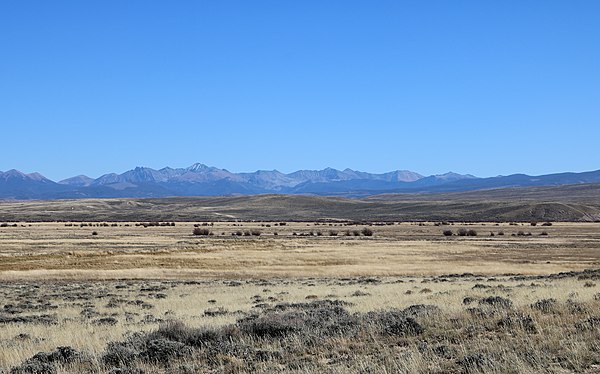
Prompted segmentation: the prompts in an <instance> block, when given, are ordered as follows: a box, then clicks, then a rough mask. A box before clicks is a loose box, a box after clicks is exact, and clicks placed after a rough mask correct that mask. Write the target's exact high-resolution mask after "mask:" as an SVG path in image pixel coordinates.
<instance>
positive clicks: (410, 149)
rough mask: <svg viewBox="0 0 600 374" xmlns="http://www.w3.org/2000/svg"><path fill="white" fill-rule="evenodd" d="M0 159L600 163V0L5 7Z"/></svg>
mask: <svg viewBox="0 0 600 374" xmlns="http://www.w3.org/2000/svg"><path fill="white" fill-rule="evenodd" d="M0 128H1V129H2V132H1V137H2V141H1V143H0V170H2V171H6V170H8V169H11V168H16V169H20V170H22V171H25V172H33V171H39V172H41V173H42V174H44V175H46V176H48V177H49V178H52V179H55V180H58V179H62V178H65V177H69V176H72V175H75V174H81V173H83V174H87V175H89V176H92V177H98V176H100V175H101V174H104V173H107V172H112V171H115V172H123V171H125V170H128V169H130V168H133V167H135V166H149V167H154V168H160V167H163V166H167V165H169V166H172V167H185V166H188V165H190V164H192V163H194V162H202V163H205V164H208V165H213V166H217V167H222V168H226V169H228V170H230V171H235V172H239V171H254V170H256V169H269V170H270V169H278V170H280V171H283V172H290V171H294V170H296V169H301V168H306V169H320V168H324V167H327V166H331V167H335V168H340V169H343V168H346V167H350V168H353V169H358V170H364V171H371V172H383V171H389V170H394V169H410V170H413V171H416V172H419V173H422V174H436V173H443V172H446V171H449V170H452V171H455V172H460V173H472V174H475V175H479V176H493V175H498V174H510V173H515V172H525V173H529V174H544V173H551V172H560V171H584V170H596V169H600V1H596V0H590V1H578V0H573V1H566V0H564V1H551V0H537V1H533V0H526V1H523V0H518V1H516V0H515V1H512V0H511V1H481V0H474V1H445V0H444V1H425V0H419V1H399V0H397V1H349V0H342V1H313V0H303V1H279V0H273V1H226V0H223V1H221V0H219V1H216V0H215V1H149V0H143V1H130V0H127V1H122V0H117V1H110V0H102V1H80V0H74V1H60V0H56V1H46V0H44V1H28V0H6V1H2V2H1V3H0Z"/></svg>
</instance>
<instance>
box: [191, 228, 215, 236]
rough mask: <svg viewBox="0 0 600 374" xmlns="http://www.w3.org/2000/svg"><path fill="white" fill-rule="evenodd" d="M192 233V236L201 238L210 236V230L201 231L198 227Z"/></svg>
mask: <svg viewBox="0 0 600 374" xmlns="http://www.w3.org/2000/svg"><path fill="white" fill-rule="evenodd" d="M192 233H193V234H194V235H201V236H207V235H210V234H211V232H210V230H209V229H202V228H200V227H196V228H195V229H194V231H192Z"/></svg>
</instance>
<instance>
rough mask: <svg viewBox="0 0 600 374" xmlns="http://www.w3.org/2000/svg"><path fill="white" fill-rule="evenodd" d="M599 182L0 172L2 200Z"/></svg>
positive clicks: (590, 175)
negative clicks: (58, 177)
mask: <svg viewBox="0 0 600 374" xmlns="http://www.w3.org/2000/svg"><path fill="white" fill-rule="evenodd" d="M597 182H600V171H594V172H586V173H561V174H549V175H542V176H528V175H524V174H514V175H510V176H500V177H494V178H477V177H474V176H472V175H468V174H467V175H462V174H456V173H452V172H450V173H446V174H442V175H432V176H427V177H425V176H422V175H420V174H417V173H415V172H412V171H408V170H396V171H392V172H388V173H382V174H374V173H367V172H361V171H356V170H352V169H345V170H337V169H333V168H326V169H323V170H299V171H296V172H293V173H289V174H285V173H281V172H279V171H277V170H259V171H256V172H253V173H232V172H230V171H228V170H226V169H219V168H216V167H211V166H207V165H204V164H200V163H197V164H194V165H191V166H189V167H187V168H170V167H165V168H162V169H160V170H155V169H152V168H147V167H136V168H135V169H132V170H129V171H126V172H124V173H122V174H116V173H110V174H105V175H102V176H101V177H99V178H96V179H92V178H89V177H87V176H85V175H78V176H76V177H72V178H68V179H65V180H62V181H60V182H58V183H56V182H53V181H51V180H49V179H47V178H45V177H44V176H42V175H40V174H38V173H32V174H24V173H22V172H20V171H17V170H9V171H7V172H0V199H23V200H25V199H63V198H69V199H70V198H98V197H104V198H110V197H165V196H203V195H205V196H214V195H252V194H266V193H280V194H310V195H334V196H345V197H364V196H370V195H376V194H382V193H442V192H459V191H470V190H481V189H493V188H505V187H519V186H523V187H524V186H547V185H565V184H579V183H597Z"/></svg>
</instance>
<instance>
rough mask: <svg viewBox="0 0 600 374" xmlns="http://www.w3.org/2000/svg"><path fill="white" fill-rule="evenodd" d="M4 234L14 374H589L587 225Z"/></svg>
mask: <svg viewBox="0 0 600 374" xmlns="http://www.w3.org/2000/svg"><path fill="white" fill-rule="evenodd" d="M0 226H3V227H0V243H1V247H0V280H1V282H2V283H1V284H2V288H1V293H2V302H1V303H2V304H3V305H2V309H1V311H0V368H5V370H6V371H7V372H11V373H83V372H86V373H87V372H92V373H154V372H160V373H179V372H189V373H193V372H231V373H244V372H298V373H308V372H323V373H342V372H349V371H351V372H405V373H411V372H423V373H425V372H439V373H442V372H456V373H461V372H468V373H471V372H530V373H534V372H540V371H546V372H598V370H599V369H600V366H599V365H600V359H599V357H600V355H599V352H600V344H599V342H600V339H599V336H600V331H599V329H598V327H599V326H600V323H599V322H598V321H600V316H599V315H598V312H597V311H598V310H599V309H600V293H599V289H598V287H597V285H596V282H597V281H598V280H600V272H598V271H594V270H587V271H586V270H585V269H594V268H600V250H599V248H600V224H598V223H592V222H553V223H551V224H550V223H544V222H539V223H536V224H535V226H534V225H532V224H531V223H530V222H520V223H517V222H512V223H506V222H504V223H496V222H479V223H473V222H469V223H459V222H453V223H449V222H437V221H436V222H380V223H378V222H370V223H367V222H340V221H338V222H272V221H260V222H210V221H205V222H174V223H171V222H156V223H152V222H112V221H108V222H10V223H7V224H6V225H0ZM194 229H196V230H197V231H198V233H202V234H207V233H208V235H194V234H193V231H194ZM469 230H472V232H474V233H476V234H477V235H476V236H466V235H465V236H459V235H458V233H459V232H460V231H464V232H468V231H469ZM444 231H452V234H453V235H452V236H445V235H444ZM365 233H366V234H367V235H365Z"/></svg>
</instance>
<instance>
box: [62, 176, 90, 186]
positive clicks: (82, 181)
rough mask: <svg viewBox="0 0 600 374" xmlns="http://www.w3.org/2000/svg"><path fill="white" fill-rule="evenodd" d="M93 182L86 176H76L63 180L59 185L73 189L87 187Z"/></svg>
mask: <svg viewBox="0 0 600 374" xmlns="http://www.w3.org/2000/svg"><path fill="white" fill-rule="evenodd" d="M93 182H94V179H93V178H90V177H88V176H87V175H78V176H76V177H71V178H67V179H63V180H61V181H60V182H58V183H59V184H65V185H67V186H74V187H87V186H89V185H91V184H92V183H93Z"/></svg>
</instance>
